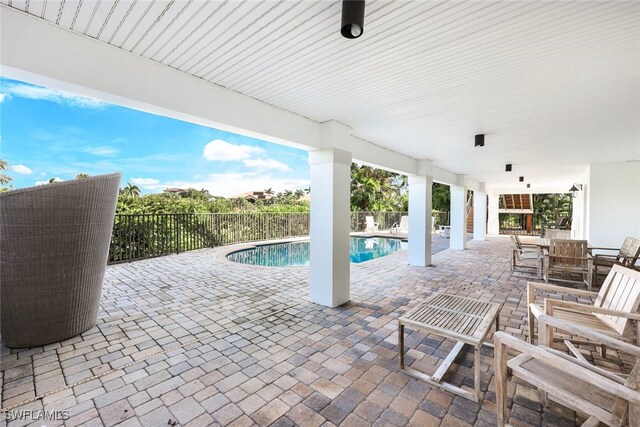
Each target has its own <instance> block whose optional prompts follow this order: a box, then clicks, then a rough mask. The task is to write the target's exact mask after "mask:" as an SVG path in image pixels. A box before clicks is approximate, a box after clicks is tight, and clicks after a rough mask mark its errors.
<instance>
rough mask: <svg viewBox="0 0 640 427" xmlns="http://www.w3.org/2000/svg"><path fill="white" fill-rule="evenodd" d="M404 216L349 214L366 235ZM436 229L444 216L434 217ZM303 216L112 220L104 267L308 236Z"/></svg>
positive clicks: (156, 216) (306, 215) (146, 216)
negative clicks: (369, 220)
mask: <svg viewBox="0 0 640 427" xmlns="http://www.w3.org/2000/svg"><path fill="white" fill-rule="evenodd" d="M405 215H408V214H407V212H365V211H359V212H352V213H351V231H352V232H358V231H366V217H367V216H373V217H374V221H375V222H376V223H378V229H379V230H389V229H391V228H392V227H394V226H397V225H398V224H400V221H401V219H402V217H403V216H405ZM434 217H435V218H436V223H435V225H436V228H437V226H439V225H449V213H448V212H441V213H437V212H434ZM309 223H310V214H309V213H308V212H294V213H290V212H287V213H279V212H278V213H275V212H249V213H184V214H120V215H116V217H115V222H114V226H113V232H112V235H111V246H110V249H109V263H111V264H113V263H118V262H123V261H133V260H136V259H144V258H152V257H157V256H162V255H168V254H172V253H180V252H184V251H190V250H194V249H203V248H211V247H215V246H221V245H230V244H235V243H244V242H256V241H262V240H273V239H285V238H289V237H301V236H308V235H309Z"/></svg>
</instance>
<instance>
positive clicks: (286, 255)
mask: <svg viewBox="0 0 640 427" xmlns="http://www.w3.org/2000/svg"><path fill="white" fill-rule="evenodd" d="M405 249H407V242H406V241H404V240H400V239H394V238H387V237H353V236H352V237H351V248H350V258H351V262H354V263H360V262H364V261H369V260H372V259H375V258H380V257H383V256H386V255H389V254H392V253H394V252H398V251H401V250H405ZM227 259H229V260H231V261H234V262H240V263H242V264H251V265H262V266H265V267H293V266H306V265H309V241H302V242H287V243H275V244H272V245H260V246H256V247H255V248H250V249H243V250H241V251H237V252H232V253H230V254H228V255H227Z"/></svg>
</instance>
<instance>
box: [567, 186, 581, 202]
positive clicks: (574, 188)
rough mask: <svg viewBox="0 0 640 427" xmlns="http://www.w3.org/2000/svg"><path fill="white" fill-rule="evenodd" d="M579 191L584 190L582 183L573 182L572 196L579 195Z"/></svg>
mask: <svg viewBox="0 0 640 427" xmlns="http://www.w3.org/2000/svg"><path fill="white" fill-rule="evenodd" d="M578 191H582V184H573V185H572V186H571V188H570V189H569V193H571V198H572V199H575V198H576V196H577V195H578Z"/></svg>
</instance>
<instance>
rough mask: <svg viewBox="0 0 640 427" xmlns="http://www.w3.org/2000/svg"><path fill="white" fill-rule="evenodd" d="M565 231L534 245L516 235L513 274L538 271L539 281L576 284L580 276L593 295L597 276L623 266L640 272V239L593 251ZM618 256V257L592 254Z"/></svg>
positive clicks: (512, 241) (550, 232) (631, 238)
mask: <svg viewBox="0 0 640 427" xmlns="http://www.w3.org/2000/svg"><path fill="white" fill-rule="evenodd" d="M565 232H566V231H565V230H553V229H551V230H547V233H545V234H546V235H547V236H549V237H543V238H539V239H537V240H535V241H533V242H526V243H525V242H522V241H521V240H520V238H519V237H518V236H516V235H512V236H510V237H511V252H510V256H509V261H510V264H511V270H512V271H516V270H520V271H527V272H529V273H531V272H533V271H535V278H536V279H544V281H545V282H546V283H548V282H549V280H550V279H552V280H554V281H559V282H570V283H573V282H576V281H575V280H574V279H573V276H574V275H580V276H581V280H580V281H579V283H584V284H585V285H586V287H587V289H588V290H589V291H590V290H591V287H592V285H593V284H594V283H595V282H596V281H597V278H598V275H599V274H600V275H602V274H606V273H608V272H609V271H611V268H612V266H613V265H624V266H626V267H628V268H632V269H640V266H637V265H636V263H637V261H638V258H639V257H640V239H636V238H633V237H627V238H625V240H624V243H623V244H622V247H621V248H619V249H618V248H603V247H593V246H591V245H589V244H588V242H587V241H586V240H572V239H570V238H569V236H567V235H564V234H558V233H565ZM595 251H599V252H612V251H613V252H616V251H617V254H607V253H596V254H593V252H595Z"/></svg>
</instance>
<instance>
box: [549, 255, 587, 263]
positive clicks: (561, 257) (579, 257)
mask: <svg viewBox="0 0 640 427" xmlns="http://www.w3.org/2000/svg"><path fill="white" fill-rule="evenodd" d="M549 257H552V258H559V259H577V260H581V261H591V260H592V259H593V257H592V256H591V254H587V256H565V255H551V254H549Z"/></svg>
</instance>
